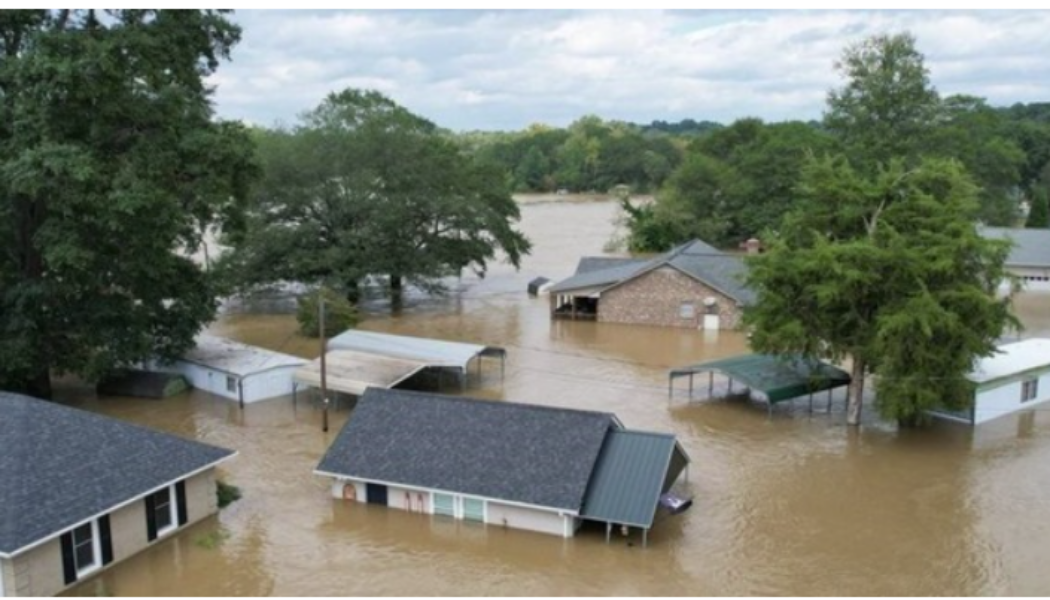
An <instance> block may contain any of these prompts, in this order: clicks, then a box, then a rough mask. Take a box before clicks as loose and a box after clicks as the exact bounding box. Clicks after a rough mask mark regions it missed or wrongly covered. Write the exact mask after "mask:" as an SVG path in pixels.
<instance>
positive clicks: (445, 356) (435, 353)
mask: <svg viewBox="0 0 1050 600" xmlns="http://www.w3.org/2000/svg"><path fill="white" fill-rule="evenodd" d="M328 349H329V350H355V351H357V352H365V353H369V354H376V355H380V356H389V357H392V358H403V359H408V360H417V361H423V362H425V363H427V366H431V367H459V368H461V369H466V368H467V363H469V362H470V361H471V359H473V358H474V357H476V356H480V355H489V354H491V353H499V354H501V353H503V349H502V348H496V347H492V346H483V345H480V344H466V343H463V342H450V341H446V340H434V339H430V338H421V337H410V336H407V335H393V334H389V333H378V332H375V331H362V330H359V329H351V330H348V331H344V332H343V333H340V334H339V335H337V336H335V337H333V338H332V339H330V340H328Z"/></svg>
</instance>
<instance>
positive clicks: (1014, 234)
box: [979, 227, 1050, 267]
mask: <svg viewBox="0 0 1050 600" xmlns="http://www.w3.org/2000/svg"><path fill="white" fill-rule="evenodd" d="M979 231H980V232H981V235H983V236H984V237H987V238H993V239H1000V240H1012V241H1013V242H1014V245H1013V248H1011V249H1010V256H1008V257H1007V259H1006V266H1008V267H1050V229H1027V228H1011V227H981V228H980V229H979Z"/></svg>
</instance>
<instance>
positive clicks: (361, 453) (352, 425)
mask: <svg viewBox="0 0 1050 600" xmlns="http://www.w3.org/2000/svg"><path fill="white" fill-rule="evenodd" d="M615 424H616V421H615V418H614V417H613V415H611V414H609V413H600V412H590V411H580V410H570V409H564V408H551V407H545V406H534V405H530V404H518V403H514V402H498V401H489V400H475V399H470V398H458V397H453V396H442V395H437V394H422V393H417V392H406V391H402V390H383V389H377V388H371V389H369V390H368V391H367V392H365V394H364V395H363V396H362V397H361V398H360V399H359V400H358V403H357V406H356V408H355V409H354V412H353V414H352V415H351V417H350V420H349V421H347V424H346V425H345V426H344V427H343V430H342V431H340V432H339V435H338V437H336V440H335V442H333V443H332V446H331V447H330V448H329V449H328V452H327V453H326V454H325V456H324V458H323V459H322V460H321V463H320V464H319V465H318V466H317V471H318V472H319V473H324V474H332V475H344V476H347V477H352V478H356V479H365V480H373V481H380V482H387V483H394V484H403V485H411V486H417V487H422V488H431V489H439V490H443V491H448V492H455V493H461V494H470V495H477V496H484V497H488V498H495V499H502V500H508V501H512V502H521V503H526V504H533V505H537V506H547V507H553V508H559V509H565V510H571V511H577V510H579V508H580V505H581V504H582V503H583V497H584V494H585V492H586V489H587V481H588V479H589V477H590V475H591V471H592V470H593V468H594V465H595V462H596V460H597V458H598V453H599V452H600V450H601V447H602V441H603V440H604V439H605V434H606V432H607V431H608V430H609V429H610V428H611V427H614V426H615Z"/></svg>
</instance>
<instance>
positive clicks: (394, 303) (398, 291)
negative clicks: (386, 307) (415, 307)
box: [390, 275, 404, 312]
mask: <svg viewBox="0 0 1050 600" xmlns="http://www.w3.org/2000/svg"><path fill="white" fill-rule="evenodd" d="M403 291H404V279H403V278H402V277H401V276H400V275H391V276H390V308H392V309H393V310H394V312H400V311H401V308H402V306H404V302H403V300H404V296H403Z"/></svg>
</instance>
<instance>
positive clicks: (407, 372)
mask: <svg viewBox="0 0 1050 600" xmlns="http://www.w3.org/2000/svg"><path fill="white" fill-rule="evenodd" d="M325 358H326V359H327V364H326V367H327V372H326V376H325V383H327V384H328V389H330V390H334V391H337V392H343V393H345V394H353V395H356V396H359V395H361V394H363V393H365V390H366V389H367V388H369V387H379V388H388V389H389V388H392V387H394V386H395V385H397V384H399V383H401V382H402V381H404V380H406V379H408V378H409V377H411V376H413V375H415V374H416V373H418V372H419V371H421V370H423V369H425V368H426V367H427V366H428V364H427V363H426V362H423V361H418V360H409V359H404V358H391V357H389V356H378V355H376V354H369V353H367V352H356V351H354V350H332V351H330V352H328V354H327V355H326V357H325ZM295 381H296V383H301V384H304V385H308V386H310V387H315V388H319V387H321V359H320V358H318V359H316V360H314V361H313V362H311V363H309V364H307V365H304V366H303V367H302V368H301V369H299V370H298V371H296V372H295Z"/></svg>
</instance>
